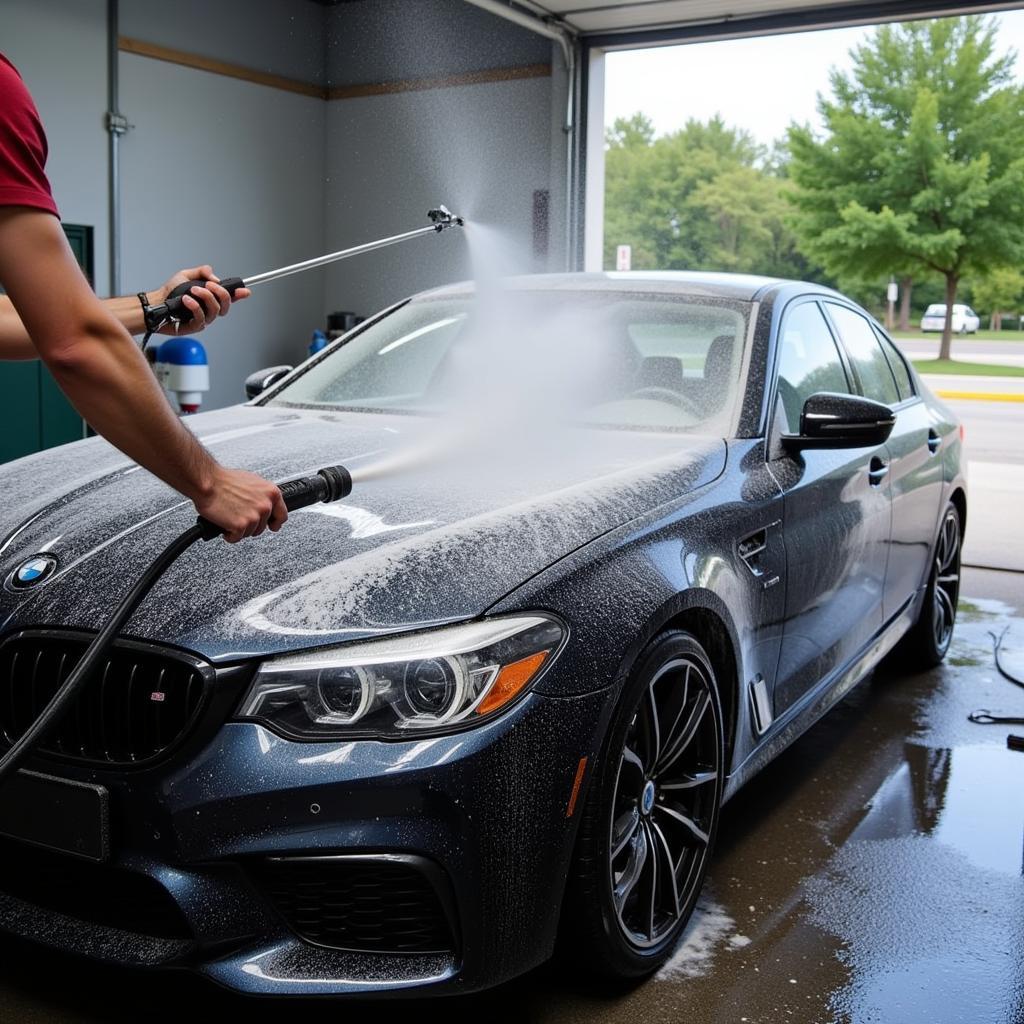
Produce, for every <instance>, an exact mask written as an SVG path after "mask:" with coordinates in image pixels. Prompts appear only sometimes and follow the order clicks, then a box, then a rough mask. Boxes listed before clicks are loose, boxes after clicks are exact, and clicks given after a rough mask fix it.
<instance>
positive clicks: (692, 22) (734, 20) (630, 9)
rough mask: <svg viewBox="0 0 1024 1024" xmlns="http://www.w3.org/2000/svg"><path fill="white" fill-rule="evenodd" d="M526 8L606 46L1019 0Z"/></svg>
mask: <svg viewBox="0 0 1024 1024" xmlns="http://www.w3.org/2000/svg"><path fill="white" fill-rule="evenodd" d="M529 6H532V7H535V8H539V9H542V10H544V11H546V12H547V13H549V14H551V15H554V16H556V17H558V18H559V19H561V20H562V21H563V22H564V23H565V24H566V25H567V26H569V27H570V28H572V29H574V30H575V31H576V32H578V33H579V34H580V35H582V36H584V37H585V38H586V41H587V42H588V43H589V44H591V45H596V46H603V47H611V46H643V45H657V44H659V43H662V44H664V43H670V42H678V41H681V40H684V39H687V38H692V37H693V36H708V35H720V34H727V35H759V34H763V33H767V32H783V31H787V30H789V31H791V30H793V29H798V28H812V27H813V28H834V27H838V26H841V25H856V24H871V23H875V22H879V21H899V20H902V19H905V18H920V17H929V16H934V15H948V14H966V13H971V12H977V11H995V10H1008V9H1011V8H1015V7H1020V6H1022V4H1021V3H1020V0H1017V2H1016V3H991V2H963V0H960V2H954V0H946V2H943V0H888V2H884V0H876V2H874V3H865V2H864V0H838V2H836V0H833V2H831V3H827V2H826V3H822V0H786V2H783V0H544V2H543V3H540V4H530V5H529ZM723 29H725V30H726V31H725V32H724V33H723V31H722V30H723Z"/></svg>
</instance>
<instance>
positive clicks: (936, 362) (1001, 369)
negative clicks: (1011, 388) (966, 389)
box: [914, 359, 1024, 377]
mask: <svg viewBox="0 0 1024 1024" xmlns="http://www.w3.org/2000/svg"><path fill="white" fill-rule="evenodd" d="M914 368H915V369H916V370H917V372H918V373H937V374H946V375H961V376H968V377H1024V366H1000V365H999V364H998V363H966V362H963V361H961V360H960V359H915V360H914Z"/></svg>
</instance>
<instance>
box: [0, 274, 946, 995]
mask: <svg viewBox="0 0 1024 1024" xmlns="http://www.w3.org/2000/svg"><path fill="white" fill-rule="evenodd" d="M477 291H479V290H477ZM477 291H475V290H474V289H473V288H472V287H470V286H452V287H449V288H444V289H440V290H436V291H433V292H428V293H425V294H422V295H418V296H416V297H414V298H412V299H410V300H408V301H406V302H403V303H400V304H398V305H397V306H395V307H393V308H391V309H389V310H387V311H385V312H384V313H383V314H381V315H380V316H378V317H376V318H374V319H372V320H371V321H369V322H367V323H365V324H363V325H361V326H360V327H358V328H356V330H355V331H354V332H352V333H350V334H349V335H347V336H346V337H344V338H342V339H339V341H338V342H336V343H334V344H333V345H332V346H331V347H329V348H327V349H326V350H324V351H323V352H322V353H320V354H318V355H317V356H315V357H313V358H312V359H310V360H309V361H307V362H306V363H304V364H303V365H301V366H299V367H297V368H296V369H294V370H291V371H290V372H287V373H286V374H285V375H284V376H283V377H280V374H276V375H275V374H264V375H262V376H258V379H259V381H260V382H261V383H260V384H254V385H253V390H254V391H255V390H257V389H258V388H259V387H261V386H262V385H264V384H265V385H267V386H265V387H263V390H261V391H260V393H259V394H255V395H253V396H252V400H251V401H250V402H249V403H248V404H246V405H244V406H237V407H235V408H231V409H227V410H222V411H219V412H213V413H208V414H204V415H201V416H196V417H194V418H192V419H191V420H190V423H191V425H192V427H193V428H194V429H195V431H196V432H197V433H198V434H199V436H200V437H201V438H202V440H203V442H204V444H206V445H207V446H208V447H209V448H210V449H211V450H212V451H213V452H214V453H215V454H216V455H217V456H218V457H220V458H222V459H223V460H224V461H225V462H226V463H229V464H231V465H236V466H244V467H247V468H249V469H252V470H255V471H258V472H259V473H261V474H263V475H264V476H267V477H270V478H272V479H285V478H289V477H294V476H298V475H302V474H306V473H308V472H310V471H312V470H315V469H317V468H318V467H319V466H321V465H324V464H331V463H342V464H344V465H346V466H347V467H348V468H349V469H350V470H351V472H352V476H353V480H354V481H355V484H354V488H353V491H352V494H351V496H350V498H349V499H348V500H347V501H346V502H344V503H341V504H335V505H318V506H313V507H310V508H308V509H305V510H303V511H301V512H299V513H296V514H295V515H293V517H292V519H291V521H290V522H289V523H288V525H287V527H286V529H285V530H283V531H282V532H281V533H280V534H279V535H276V536H270V535H267V536H265V537H261V538H259V539H257V540H255V541H250V542H246V543H244V544H240V545H234V546H229V545H226V544H219V543H218V544H210V545H204V546H201V547H200V548H193V549H191V550H190V551H189V552H188V553H187V554H186V555H185V556H184V557H183V558H182V559H181V560H179V561H178V562H177V563H176V564H175V566H174V567H173V568H172V569H171V570H170V571H169V572H168V573H167V575H166V576H164V578H163V579H162V581H161V582H160V583H159V584H158V586H157V587H156V588H155V589H154V590H153V592H152V593H151V594H150V596H149V598H148V599H147V601H146V602H145V603H144V604H143V605H142V607H141V608H140V609H139V611H138V612H137V613H136V614H135V616H134V618H133V619H132V620H131V621H130V622H129V624H128V626H127V628H126V629H125V631H124V632H123V634H122V636H121V637H120V639H119V640H118V642H117V644H116V645H115V646H114V647H113V648H112V649H111V651H110V653H109V654H108V656H107V658H106V661H105V662H104V664H103V665H102V666H101V668H100V670H99V671H98V672H97V673H96V674H95V675H94V676H93V677H92V678H91V681H90V683H89V685H88V687H87V688H86V690H85V691H84V692H83V693H82V694H81V695H80V696H79V698H78V699H77V703H76V704H75V705H74V706H73V708H72V710H71V711H70V713H69V714H67V715H66V717H65V718H64V719H63V720H62V721H61V723H60V724H59V725H58V726H57V727H55V728H54V729H53V731H52V732H51V733H50V734H49V735H47V736H46V738H45V741H44V743H43V744H42V746H41V748H40V749H38V750H37V751H36V753H35V754H34V756H33V758H32V759H31V760H30V761H29V762H28V764H27V766H26V768H24V769H23V770H22V771H21V772H20V773H19V774H18V775H17V776H16V777H14V778H12V779H11V780H10V781H9V782H7V783H5V784H4V786H3V788H2V789H0V864H2V870H0V927H2V928H4V929H6V930H7V931H9V932H13V933H16V934H18V935H21V936H24V937H25V938H26V939H30V940H33V941H35V942H39V943H44V944H47V945H50V946H56V947H63V948H65V949H70V950H73V951H75V952H77V953H80V954H84V955H87V956H91V957H96V958H100V959H103V960H107V961H113V962H117V963H121V964H129V965H144V966H152V967H156V966H178V967H189V968H192V969H194V970H195V971H198V972H200V973H202V974H204V975H206V976H208V977H210V978H212V979H214V980H216V981H218V982H220V983H221V984H223V985H226V986H228V987H230V988H233V989H236V990H240V991H245V992H251V993H277V994H287V993H295V994H342V993H355V994H363V995H365V994H370V993H396V992H399V991H401V990H409V989H416V990H421V991H422V992H423V993H426V992H438V993H440V992H456V991H471V990H475V989H480V988H483V987H486V986H490V985H494V984H497V983H499V982H501V981H503V980H505V979H507V978H510V977H512V976H514V975H517V974H520V973H522V972H524V971H526V970H528V969H529V968H531V967H533V966H534V965H536V964H538V963H540V962H541V961H543V960H545V959H546V958H548V957H549V956H550V955H551V954H552V952H553V951H554V950H555V947H556V940H557V939H559V938H560V937H561V938H562V939H563V942H564V946H565V948H566V949H567V950H568V951H570V952H571V953H572V954H573V955H574V956H575V957H576V958H577V959H578V960H579V961H580V962H581V963H583V964H585V965H587V966H588V967H589V968H590V969H591V970H595V971H598V972H600V973H602V974H604V975H606V976H607V975H614V976H619V977H639V976H642V975H645V974H648V973H650V972H652V971H654V970H655V969H656V968H658V967H659V966H660V965H661V964H662V963H663V962H664V961H665V960H666V959H667V958H668V957H669V956H670V955H671V953H672V951H673V948H674V946H675V944H676V942H677V940H678V937H679V935H680V933H681V932H682V930H683V928H684V926H685V924H686V921H687V919H688V918H689V916H690V914H691V912H692V911H693V908H694V905H695V903H696V900H697V897H698V895H699V893H700V890H701V886H702V884H703V880H704V876H705V872H706V870H707V866H708V861H709V858H710V857H711V854H712V850H713V847H714V842H715V832H716V825H717V822H718V818H719V812H720V808H721V807H722V804H723V802H724V801H725V800H727V799H728V798H729V797H730V796H731V795H732V794H734V793H735V792H736V791H737V789H738V788H739V787H740V786H742V785H743V783H744V782H745V781H746V780H747V779H749V778H750V777H751V776H752V775H753V774H754V773H756V772H757V771H758V770H759V769H760V768H761V767H763V766H764V765H765V764H766V763H767V762H768V761H770V760H771V759H772V758H773V757H774V756H775V755H776V754H777V753H778V752H779V751H780V750H782V749H783V748H784V747H785V746H786V745H787V744H788V743H790V742H791V741H792V740H793V739H794V738H795V737H796V736H797V735H799V734H800V733H801V732H802V731H803V730H805V729H807V728H808V727H809V726H810V725H811V724H812V723H813V722H815V721H816V720H817V719H818V718H819V717H820V716H821V715H823V714H824V713H825V712H826V711H827V710H828V709H829V708H830V707H831V706H832V705H834V704H835V703H836V702H837V701H839V700H840V699H841V698H842V697H843V695H844V694H846V693H847V692H848V691H849V689H850V688H851V687H852V686H854V685H855V684H856V683H857V682H858V681H860V680H861V679H863V678H864V677H865V675H866V674H868V673H869V672H870V671H871V669H872V668H873V667H874V666H875V665H876V664H877V663H878V662H879V660H880V659H881V658H883V657H884V656H885V655H886V654H887V653H888V652H889V651H890V650H891V649H892V648H894V647H896V646H897V645H899V646H900V647H901V648H902V650H903V652H904V654H905V655H906V656H907V657H909V658H910V659H912V661H913V662H914V663H915V664H916V665H918V666H925V665H933V664H936V663H937V662H938V661H940V660H941V659H942V658H943V657H944V655H945V653H946V651H947V649H948V646H949V643H950V637H951V634H952V630H953V626H954V619H955V614H956V605H957V595H958V586H959V559H960V547H961V537H962V534H963V529H964V524H965V519H966V485H965V479H964V475H963V465H962V434H961V430H960V427H959V425H958V423H957V422H956V420H955V418H954V417H953V415H952V414H951V413H950V411H949V410H948V409H947V408H946V407H945V406H943V405H942V404H941V403H940V402H939V401H938V400H937V399H936V398H935V397H934V396H933V395H932V394H930V393H929V391H928V389H927V388H926V387H925V386H924V384H923V383H922V382H921V381H920V379H919V378H918V377H917V376H916V374H915V373H914V371H913V369H912V368H911V366H910V365H909V364H908V363H907V362H906V360H905V359H904V358H903V356H902V355H901V354H900V352H899V351H897V349H896V348H895V346H894V345H893V343H892V341H891V340H890V339H889V338H888V337H887V336H886V334H885V332H884V331H883V330H882V329H881V328H880V327H879V325H878V324H877V323H876V322H875V321H874V320H873V319H871V317H870V316H868V315H867V314H866V313H864V311H863V310H861V309H859V308H858V307H857V306H855V305H854V304H852V303H851V302H849V301H848V300H846V299H845V298H843V297H842V296H841V295H839V294H837V293H835V292H832V291H829V290H826V289H822V288H819V287H817V286H814V285H809V284H802V283H797V282H786V281H775V280H767V279H760V278H758V279H755V278H746V277H735V276H729V275H709V274H675V273H672V274H668V273H666V274H605V275H565V276H550V277H536V278H520V279H514V280H512V281H510V282H507V284H506V285H505V286H503V287H501V288H500V289H497V288H495V289H494V292H495V294H491V295H489V296H487V297H486V301H485V297H483V296H480V295H479V294H477ZM498 292H500V294H498ZM282 372H283V370H282ZM275 376H277V377H280V379H277V380H276V381H275V380H273V377H275ZM0 487H2V489H3V493H4V495H5V499H4V501H3V503H2V505H0V579H2V580H3V589H2V591H0V734H2V740H3V741H4V742H6V743H7V744H10V743H11V742H13V741H14V740H15V739H16V738H17V737H18V736H19V735H21V734H22V733H23V732H24V731H25V730H26V728H27V727H28V725H29V724H30V723H31V722H32V720H33V718H34V717H35V715H36V714H38V712H39V710H40V709H41V708H42V707H43V706H44V705H45V703H46V702H47V700H48V699H49V697H50V696H51V695H52V694H53V692H54V690H55V689H56V687H57V686H58V685H59V684H60V682H61V681H62V680H64V679H66V678H67V676H68V673H69V672H70V670H71V668H72V667H73V666H74V664H75V663H76V660H77V659H78V658H79V657H80V655H81V652H82V651H83V649H84V646H85V644H86V643H87V641H88V639H89V637H90V635H92V634H93V633H94V632H95V631H96V630H97V629H98V628H99V627H100V625H101V624H102V623H103V620H104V618H105V616H106V615H107V614H108V612H109V610H110V608H111V607H112V606H113V605H114V604H115V603H116V602H117V600H118V599H119V598H120V597H121V596H122V595H123V594H124V592H125V591H126V589H127V588H128V587H129V586H130V585H131V583H132V582H133V581H134V580H135V579H136V578H137V577H138V576H139V574H140V573H141V572H142V570H143V569H144V567H145V566H146V565H147V564H148V563H149V562H150V561H151V560H152V558H153V557H154V555H155V554H156V553H157V552H158V551H159V550H160V549H161V548H162V547H163V546H164V545H165V544H166V543H167V541H168V540H169V539H170V538H171V537H172V536H174V535H175V534H176V533H177V532H179V531H180V530H181V529H182V528H183V527H184V526H187V525H188V524H190V523H191V522H192V521H193V517H194V512H192V511H191V508H190V506H189V505H188V504H187V503H183V502H182V501H181V499H180V498H179V497H178V496H177V495H175V494H174V492H172V491H171V490H169V489H168V488H167V487H165V486H164V485H163V484H161V483H159V482H158V481H156V480H155V479H153V478H151V477H149V476H148V475H146V474H145V473H143V472H141V471H140V470H139V469H138V467H137V466H134V465H132V464H130V463H128V462H126V461H125V460H124V458H123V457H122V456H120V455H119V454H118V453H117V452H116V451H114V450H113V449H112V448H111V447H109V446H108V445H107V444H106V443H105V442H103V441H101V440H99V439H91V440H87V441H82V442H79V443H76V444H73V445H68V446H66V447H64V448H61V449H57V450H54V451H50V452H44V453H42V454H40V455H36V456H32V457H30V458H27V459H22V460H20V461H18V462H15V463H12V464H9V465H7V466H5V467H3V468H2V469H0Z"/></svg>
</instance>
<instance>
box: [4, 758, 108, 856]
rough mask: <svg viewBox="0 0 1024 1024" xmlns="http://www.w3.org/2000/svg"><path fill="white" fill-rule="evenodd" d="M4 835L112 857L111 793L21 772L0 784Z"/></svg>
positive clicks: (78, 853)
mask: <svg viewBox="0 0 1024 1024" xmlns="http://www.w3.org/2000/svg"><path fill="white" fill-rule="evenodd" d="M0 834H2V835H5V836H9V837H10V838H12V839H20V840H21V841H23V842H26V843H32V844H33V845H35V846H42V847H44V848H45V849H47V850H55V851H57V852H58V853H69V854H71V855H73V856H75V857H83V858H85V859H86V860H91V861H97V862H103V861H106V860H108V859H109V857H110V793H109V792H108V790H107V789H106V787H105V786H97V785H94V784H92V783H89V782H77V781H74V780H72V779H61V778H58V777H57V776H54V775H44V774H42V773H40V772H29V771H25V770H22V771H19V772H16V773H15V774H14V775H12V776H11V777H10V778H9V779H7V780H5V781H4V782H0Z"/></svg>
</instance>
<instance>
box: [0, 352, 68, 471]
mask: <svg viewBox="0 0 1024 1024" xmlns="http://www.w3.org/2000/svg"><path fill="white" fill-rule="evenodd" d="M83 437H85V424H84V422H83V421H82V418H81V417H80V416H79V415H78V413H77V412H75V410H74V409H73V408H72V406H71V403H70V402H68V400H67V399H66V398H65V397H64V394H63V392H62V391H61V390H60V388H59V387H57V383H56V381H54V379H53V377H51V376H50V372H49V370H47V369H46V367H45V366H43V364H42V363H41V362H39V360H32V361H27V362H16V363H7V362H0V462H9V461H10V460H11V459H20V458H21V457H22V456H23V455H31V454H32V452H38V451H41V450H42V449H44V448H53V447H54V446H55V445H58V444H67V442H68V441H78V440H80V439H81V438H83Z"/></svg>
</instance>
